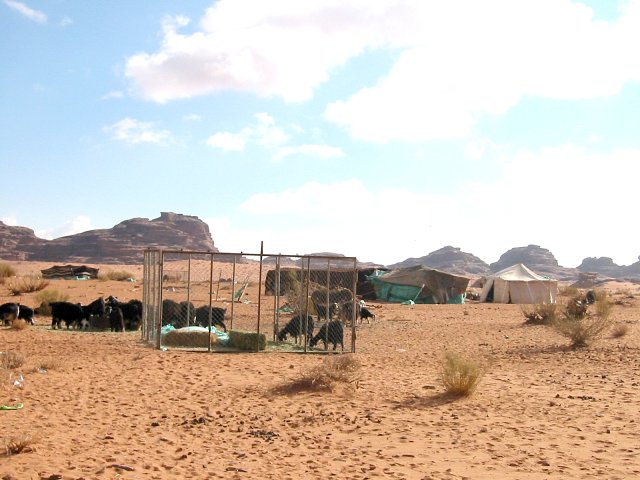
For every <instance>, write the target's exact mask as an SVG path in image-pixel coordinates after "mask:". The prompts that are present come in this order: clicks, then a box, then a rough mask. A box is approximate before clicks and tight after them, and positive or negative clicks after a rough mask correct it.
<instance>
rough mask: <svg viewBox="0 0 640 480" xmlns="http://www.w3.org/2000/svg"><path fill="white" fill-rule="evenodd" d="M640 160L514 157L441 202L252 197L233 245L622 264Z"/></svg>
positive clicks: (561, 154) (566, 152)
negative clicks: (601, 259)
mask: <svg viewBox="0 0 640 480" xmlns="http://www.w3.org/2000/svg"><path fill="white" fill-rule="evenodd" d="M639 157H640V150H622V149H621V150H613V151H611V152H607V153H598V154H594V153H589V152H587V151H585V150H584V149H582V148H580V147H577V146H575V145H565V146H559V147H554V148H547V149H543V150H542V151H539V152H531V151H520V152H517V153H516V154H514V155H511V156H510V158H509V160H508V162H506V163H505V164H504V168H503V172H502V175H501V176H500V177H499V178H497V179H495V180H493V181H491V182H486V183H475V184H474V183H470V184H467V185H466V186H464V187H463V188H461V189H458V190H455V191H450V192H446V193H441V194H431V193H426V192H414V191H409V190H407V189H380V190H375V191H374V190H371V189H370V188H367V187H366V186H365V185H364V184H363V183H362V182H361V181H360V180H348V181H342V182H336V183H333V184H322V183H318V182H309V183H306V184H304V185H302V186H300V187H297V188H289V189H286V190H283V191H281V192H271V193H256V194H254V195H251V196H250V197H249V198H248V199H247V200H246V201H245V202H244V203H243V204H242V205H241V206H240V212H241V213H242V214H244V215H246V216H247V217H248V220H246V222H245V223H246V224H248V225H251V227H248V228H244V229H240V230H236V231H235V233H234V239H235V241H237V242H239V244H240V245H243V246H245V244H243V243H242V242H243V241H244V242H247V239H250V240H251V241H252V242H254V243H255V242H256V241H257V240H264V241H265V244H266V245H268V246H269V248H268V249H269V250H271V251H280V252H283V253H291V252H294V253H309V252H312V251H333V252H337V253H343V254H345V255H357V256H358V257H359V258H360V259H361V260H371V261H377V262H382V263H387V264H389V263H394V262H397V261H400V260H404V259H405V258H408V257H412V256H414V257H418V256H423V255H426V254H428V253H429V252H431V251H434V250H436V249H438V248H441V247H443V246H445V245H453V246H457V247H460V248H462V249H463V251H467V252H470V253H473V254H475V255H477V256H479V257H480V258H481V259H483V260H484V261H486V262H488V263H491V262H495V261H497V260H498V258H499V256H500V255H501V254H502V253H504V252H505V251H507V250H508V249H510V248H513V247H518V246H525V245H528V244H537V245H541V246H542V247H544V248H548V249H549V250H551V252H552V253H553V254H554V255H555V256H556V258H557V259H558V261H559V262H560V264H561V265H563V266H567V267H575V266H577V265H578V264H579V263H580V262H581V261H582V259H583V258H585V257H587V256H609V257H612V258H614V261H616V262H617V263H619V264H630V263H633V262H635V261H637V257H638V255H639V254H640V248H639V247H638V243H637V232H636V230H637V225H636V223H637V222H635V221H634V218H635V217H634V216H633V211H632V208H633V207H632V205H634V204H635V203H637V202H636V198H635V197H636V195H635V191H636V189H637V185H636V183H637V178H638V177H639V175H640V164H639V163H638V162H637V159H638V158H639ZM612 231H615V236H612V233H611V232H612ZM243 238H244V240H243ZM249 246H250V245H246V246H245V248H247V247H249Z"/></svg>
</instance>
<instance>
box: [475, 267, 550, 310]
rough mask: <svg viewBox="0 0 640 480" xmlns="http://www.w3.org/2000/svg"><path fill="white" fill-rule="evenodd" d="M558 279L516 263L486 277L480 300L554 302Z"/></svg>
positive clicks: (533, 302) (526, 302) (531, 302)
mask: <svg viewBox="0 0 640 480" xmlns="http://www.w3.org/2000/svg"><path fill="white" fill-rule="evenodd" d="M557 294H558V281H557V280H552V279H550V278H549V277H543V276H542V275H538V274H537V273H535V272H533V271H532V270H530V269H529V268H527V267H526V266H525V265H523V264H522V263H517V264H516V265H512V266H510V267H508V268H505V269H504V270H500V271H499V272H497V273H495V274H493V275H492V276H491V277H488V278H487V281H486V282H485V284H484V287H483V289H482V293H481V294H480V301H481V302H494V303H524V304H539V303H556V295H557Z"/></svg>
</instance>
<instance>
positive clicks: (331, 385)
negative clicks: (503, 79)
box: [274, 354, 362, 394]
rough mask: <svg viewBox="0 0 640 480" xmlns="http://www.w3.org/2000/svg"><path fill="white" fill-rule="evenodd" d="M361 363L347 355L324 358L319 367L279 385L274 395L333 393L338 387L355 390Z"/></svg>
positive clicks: (357, 384)
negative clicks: (305, 392)
mask: <svg viewBox="0 0 640 480" xmlns="http://www.w3.org/2000/svg"><path fill="white" fill-rule="evenodd" d="M361 367H362V365H361V363H360V362H359V361H358V360H357V359H356V358H355V357H353V356H351V355H348V354H342V355H335V356H330V357H326V358H325V359H324V360H323V361H322V363H321V364H320V365H316V366H315V367H312V368H309V369H307V370H305V371H303V372H302V373H301V374H300V376H298V377H297V378H294V379H292V380H290V381H288V382H287V383H284V384H282V385H279V386H278V387H276V388H275V389H274V390H275V392H276V393H285V394H287V393H297V392H304V391H307V392H323V391H324V392H333V391H335V390H336V388H337V387H338V385H342V386H345V387H347V388H349V389H353V390H355V389H357V388H358V386H359V384H360V378H361V377H360V369H361Z"/></svg>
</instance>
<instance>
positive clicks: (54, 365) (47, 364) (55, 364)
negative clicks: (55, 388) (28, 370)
mask: <svg viewBox="0 0 640 480" xmlns="http://www.w3.org/2000/svg"><path fill="white" fill-rule="evenodd" d="M34 370H35V371H49V370H62V363H61V362H60V360H59V359H57V358H55V357H49V358H45V359H43V360H40V361H38V362H36V365H35V367H34Z"/></svg>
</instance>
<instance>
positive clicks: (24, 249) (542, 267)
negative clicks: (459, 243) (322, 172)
mask: <svg viewBox="0 0 640 480" xmlns="http://www.w3.org/2000/svg"><path fill="white" fill-rule="evenodd" d="M153 247H156V248H164V249H173V250H179V249H183V250H193V251H208V252H218V249H217V248H216V247H215V245H214V241H213V239H212V237H211V233H210V232H209V227H208V226H207V224H206V223H204V222H203V221H201V220H200V219H199V218H198V217H195V216H190V215H182V214H177V213H171V212H162V213H161V215H160V217H158V218H156V219H153V220H149V219H147V218H132V219H129V220H125V221H123V222H121V223H119V224H117V225H115V226H114V227H112V228H109V229H101V230H90V231H88V232H83V233H79V234H76V235H70V236H67V237H62V238H57V239H55V240H44V239H41V238H38V237H37V236H36V235H35V233H34V231H33V230H32V229H30V228H26V227H14V226H9V225H5V224H4V223H2V222H0V259H1V260H33V261H50V262H78V263H113V264H117V263H140V262H142V258H143V252H144V250H145V249H146V248H153ZM307 255H311V256H323V255H325V256H326V255H330V256H338V257H340V256H343V255H341V254H335V253H328V252H322V253H311V254H307ZM296 260H297V259H296V258H291V259H283V260H282V262H283V263H281V265H283V266H285V265H287V266H291V265H295V264H296ZM246 261H251V260H250V259H246ZM265 261H266V262H267V263H268V264H269V263H272V264H275V258H267V259H266V260H265ZM313 263H314V268H321V267H322V266H323V265H324V264H325V263H326V260H324V259H321V258H319V259H317V261H316V260H314V262H313ZM341 263H344V264H345V265H344V267H343V266H342V264H341ZM516 263H524V264H525V265H527V266H528V267H529V268H531V269H532V270H534V271H535V272H538V273H540V274H543V275H549V276H550V277H552V278H557V279H558V280H576V279H578V277H579V275H580V274H581V273H583V274H584V273H588V272H592V273H597V275H598V278H619V279H636V280H638V279H640V257H639V261H638V262H636V263H633V264H632V265H628V266H624V265H622V266H621V265H616V264H615V263H614V262H613V260H612V259H611V258H609V257H599V258H596V257H588V258H585V259H584V260H583V261H582V263H581V264H580V266H579V267H577V268H565V267H562V266H560V265H558V261H557V260H556V258H555V257H554V255H553V254H552V253H551V252H550V251H549V250H547V249H545V248H542V247H540V246H538V245H528V246H526V247H517V248H512V249H510V250H509V251H507V252H505V253H504V254H502V256H501V257H500V259H499V260H498V261H497V262H494V263H492V264H491V265H488V264H487V263H485V262H484V261H482V260H481V259H480V258H478V257H476V256H475V255H472V254H471V253H466V252H462V251H461V250H460V249H459V248H456V247H452V246H446V247H443V248H441V249H439V250H435V251H433V252H431V253H429V254H428V255H426V256H424V257H420V258H408V259H406V260H404V261H402V262H398V263H395V264H393V265H389V266H388V267H389V268H404V267H411V266H414V265H424V266H428V267H431V268H436V269H438V270H443V271H445V272H450V273H453V274H458V275H466V276H470V277H479V276H485V275H490V274H491V272H497V271H499V270H501V269H503V268H506V267H509V266H511V265H514V264H516ZM332 265H333V268H336V266H337V265H338V264H336V263H335V261H334V262H333V263H332ZM339 265H340V266H339V268H349V267H350V266H351V265H352V262H351V261H348V260H346V259H345V261H344V262H339ZM374 267H376V268H377V267H382V265H380V264H376V263H371V262H366V263H365V262H358V268H374Z"/></svg>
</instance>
